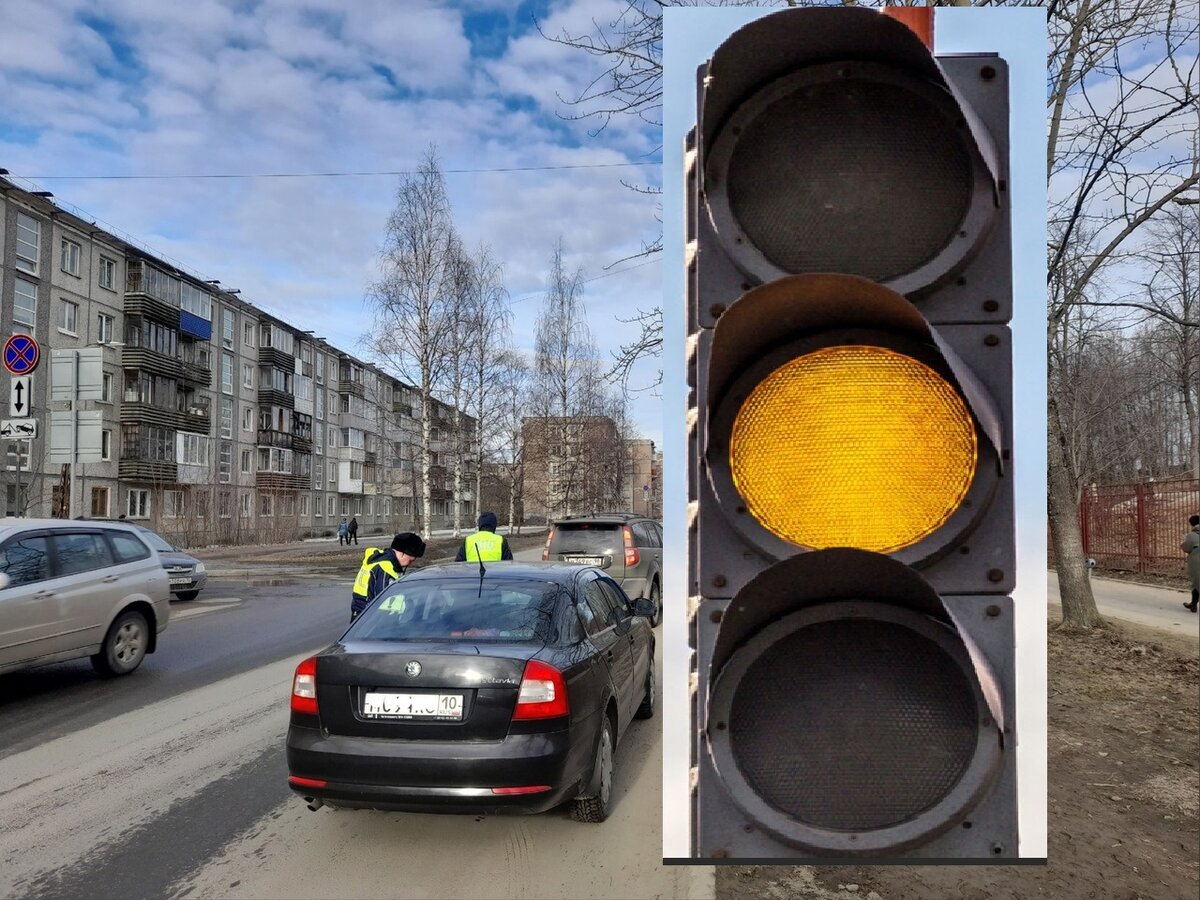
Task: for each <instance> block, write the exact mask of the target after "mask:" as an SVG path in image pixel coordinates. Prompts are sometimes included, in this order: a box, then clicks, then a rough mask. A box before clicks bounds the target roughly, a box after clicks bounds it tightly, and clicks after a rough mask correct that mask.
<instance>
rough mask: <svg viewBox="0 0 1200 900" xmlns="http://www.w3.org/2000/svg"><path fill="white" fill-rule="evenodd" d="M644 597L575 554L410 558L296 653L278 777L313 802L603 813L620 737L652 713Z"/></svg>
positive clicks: (650, 641) (592, 817) (593, 818)
mask: <svg viewBox="0 0 1200 900" xmlns="http://www.w3.org/2000/svg"><path fill="white" fill-rule="evenodd" d="M653 611H654V610H653V604H651V603H650V602H649V601H646V600H641V601H638V602H637V603H636V604H634V603H633V602H632V601H630V600H629V598H628V597H627V596H626V595H625V593H624V592H623V591H622V590H621V588H620V587H618V586H617V584H616V583H615V582H614V581H612V580H611V579H609V578H607V577H606V576H605V575H604V574H603V573H601V572H600V571H598V570H597V569H594V568H590V567H584V566H573V565H563V564H558V563H542V564H537V563H534V564H525V563H512V562H505V563H492V564H490V565H488V566H487V567H486V569H484V568H483V567H481V566H480V565H479V564H476V563H454V564H450V565H442V566H430V567H427V568H423V569H418V570H416V571H413V572H410V573H409V574H408V575H405V576H404V577H403V578H402V579H400V580H399V581H398V582H396V583H395V584H394V585H392V587H391V588H389V589H388V590H387V591H385V592H384V593H383V594H381V595H380V596H379V597H378V598H376V600H375V602H374V603H372V604H371V606H369V607H368V608H367V609H366V610H365V611H364V612H363V614H362V615H360V616H359V617H358V618H357V619H356V620H355V621H354V622H353V623H352V624H351V626H350V628H349V630H348V631H347V632H346V633H345V634H344V635H342V637H341V639H340V640H339V641H337V642H336V643H335V644H333V645H332V646H330V647H328V648H326V649H325V650H323V651H322V652H320V653H318V654H317V655H316V656H313V657H310V658H308V659H306V660H304V661H303V662H302V663H300V665H299V666H298V667H297V669H296V676H295V679H294V681H293V685H292V698H291V725H290V727H289V728H288V736H287V761H288V773H289V777H288V783H289V785H290V786H291V788H292V789H293V790H294V791H296V792H297V793H298V794H300V795H301V796H302V797H304V798H305V800H307V801H308V804H309V806H310V808H312V809H318V808H319V807H320V806H322V805H329V806H338V807H357V808H374V809H399V810H410V811H415V812H470V813H488V812H505V811H512V812H524V813H536V812H542V811H544V810H547V809H550V808H552V807H554V806H557V805H559V804H561V803H564V802H567V801H573V802H574V810H573V811H574V814H575V816H576V818H578V819H580V820H582V821H588V822H599V821H602V820H604V819H605V818H606V817H607V816H608V814H609V811H610V806H611V803H612V779H613V751H614V749H615V747H616V744H617V741H619V740H621V739H622V738H623V737H624V736H625V734H626V733H627V732H628V730H629V726H630V724H631V722H632V720H633V719H634V718H649V717H650V716H652V715H654V691H655V686H654V632H653V631H652V630H651V628H650V622H649V616H650V615H651V614H652V613H653Z"/></svg>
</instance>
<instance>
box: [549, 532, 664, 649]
mask: <svg viewBox="0 0 1200 900" xmlns="http://www.w3.org/2000/svg"><path fill="white" fill-rule="evenodd" d="M662 543H663V542H662V526H661V525H659V524H658V522H656V521H655V520H654V519H648V518H646V517H645V516H638V515H634V514H633V513H595V514H593V515H590V516H568V517H566V518H564V519H555V520H554V521H553V522H551V524H550V534H549V535H547V537H546V549H545V550H543V551H542V559H545V560H555V561H558V562H567V563H578V564H580V565H585V566H595V567H596V568H598V569H603V570H604V574H605V575H607V576H608V577H609V578H611V579H613V580H614V581H615V582H616V583H617V584H619V585H620V586H621V587H622V588H623V589H624V591H625V593H626V594H628V595H629V596H630V597H634V598H636V597H646V598H648V599H649V600H650V601H651V602H652V603H653V604H654V616H653V617H652V618H651V620H650V624H651V625H658V623H659V620H660V619H662Z"/></svg>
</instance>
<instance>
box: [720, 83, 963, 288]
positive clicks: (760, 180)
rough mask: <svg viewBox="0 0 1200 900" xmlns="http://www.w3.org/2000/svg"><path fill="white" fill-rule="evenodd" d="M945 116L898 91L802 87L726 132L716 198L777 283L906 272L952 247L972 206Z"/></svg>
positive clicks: (953, 125) (956, 138) (921, 98)
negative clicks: (724, 197) (773, 270)
mask: <svg viewBox="0 0 1200 900" xmlns="http://www.w3.org/2000/svg"><path fill="white" fill-rule="evenodd" d="M947 99H948V98H947ZM952 106H953V104H952V103H951V104H945V103H940V102H936V95H934V96H933V97H931V96H930V95H929V94H928V93H927V92H924V91H923V92H921V93H917V92H915V91H913V90H909V89H908V87H907V85H906V84H905V83H889V82H886V81H880V80H866V79H859V78H856V77H853V76H851V77H848V78H839V79H836V80H826V81H823V82H819V83H815V84H805V83H804V82H800V83H799V84H798V85H797V86H796V89H795V90H790V91H788V92H785V93H783V95H782V96H780V97H778V98H777V99H775V100H774V101H773V102H767V103H766V104H765V105H764V106H763V108H762V109H760V110H757V111H755V112H750V113H746V114H745V115H744V121H742V120H738V121H737V122H736V124H734V126H733V129H735V130H736V136H734V137H731V138H729V140H731V141H732V142H733V144H732V149H731V150H730V155H729V157H728V162H727V164H726V165H727V168H726V172H725V178H726V180H727V185H726V187H725V189H726V191H727V193H728V201H729V207H730V211H731V212H732V215H733V218H734V220H735V222H736V225H737V227H738V228H739V229H740V231H741V232H742V233H743V234H744V236H745V240H746V241H748V242H749V243H750V244H752V245H753V246H754V247H755V248H757V249H758V251H759V252H761V253H762V255H763V256H764V257H765V258H766V260H767V261H768V262H769V263H771V264H772V265H774V266H775V267H777V268H778V269H779V270H780V271H781V272H782V273H786V274H802V273H808V272H842V273H846V274H852V275H861V276H864V277H866V278H870V279H872V280H874V281H879V282H888V281H891V280H893V279H895V278H898V277H900V276H902V275H905V274H907V273H910V272H914V271H915V270H917V269H919V268H921V267H922V266H923V265H925V264H926V263H929V262H930V261H932V260H933V259H934V258H935V257H937V256H938V255H939V254H941V253H942V252H943V251H944V250H946V248H947V247H949V246H951V245H953V244H954V242H955V241H957V240H959V238H958V231H959V229H960V228H961V226H962V223H963V221H964V219H965V218H966V216H967V212H968V208H969V206H970V204H971V199H972V192H973V173H972V162H971V154H970V152H969V151H968V149H967V144H966V143H965V140H964V133H963V129H961V128H960V127H959V126H958V124H957V122H956V120H957V114H956V113H955V112H954V111H953V109H951V107H952ZM722 137H724V134H723V135H722Z"/></svg>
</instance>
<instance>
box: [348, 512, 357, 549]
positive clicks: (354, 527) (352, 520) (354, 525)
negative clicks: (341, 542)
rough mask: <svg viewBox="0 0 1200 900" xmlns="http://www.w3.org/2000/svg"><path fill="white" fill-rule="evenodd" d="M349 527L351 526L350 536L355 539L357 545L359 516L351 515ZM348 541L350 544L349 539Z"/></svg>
mask: <svg viewBox="0 0 1200 900" xmlns="http://www.w3.org/2000/svg"><path fill="white" fill-rule="evenodd" d="M349 528H350V538H352V539H353V540H354V543H355V545H357V544H358V516H351V517H350V525H349ZM346 543H347V544H349V543H350V541H349V540H347V541H346Z"/></svg>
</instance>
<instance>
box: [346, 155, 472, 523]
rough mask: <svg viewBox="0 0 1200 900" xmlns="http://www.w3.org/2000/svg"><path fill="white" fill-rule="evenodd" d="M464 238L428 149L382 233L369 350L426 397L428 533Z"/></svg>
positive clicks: (423, 446) (424, 508)
mask: <svg viewBox="0 0 1200 900" xmlns="http://www.w3.org/2000/svg"><path fill="white" fill-rule="evenodd" d="M458 243H459V241H458V237H457V235H456V233H455V229H454V222H453V218H452V214H451V210H450V201H449V198H448V197H447V195H446V182H445V179H444V177H443V175H442V170H441V167H440V165H439V163H438V159H437V154H436V152H435V150H434V149H433V148H430V149H429V150H428V151H427V152H426V155H425V158H424V159H423V160H422V161H421V164H420V166H419V167H418V168H417V171H416V172H415V173H413V174H411V175H406V176H404V178H403V179H402V181H401V182H400V186H399V188H398V189H397V191H396V206H395V208H394V209H393V210H392V213H391V215H390V216H389V217H388V221H387V227H386V230H385V233H384V240H383V250H382V254H381V256H382V258H381V269H382V272H381V275H380V278H379V280H378V281H376V282H375V283H374V284H372V285H371V286H370V289H369V297H370V299H371V300H372V302H373V304H374V325H375V327H374V329H373V331H372V333H371V334H370V335H369V336H368V337H367V345H368V347H369V349H370V350H371V351H372V352H373V353H374V354H375V355H376V356H377V357H378V358H379V359H380V360H382V361H383V362H384V363H385V364H386V365H387V366H388V367H390V368H391V369H392V370H393V371H394V372H395V373H396V374H398V375H399V376H400V377H401V378H403V379H404V380H406V381H408V382H410V383H412V384H414V385H415V386H416V387H417V388H418V391H419V395H420V398H421V441H420V451H419V452H420V457H421V465H420V470H421V474H420V479H421V496H420V514H419V517H420V522H421V529H422V532H423V534H425V536H426V537H428V536H429V531H430V527H431V524H430V523H431V519H432V517H431V513H432V499H431V490H430V478H429V473H430V468H431V466H432V450H431V442H432V439H431V420H432V418H433V393H434V390H435V389H436V387H437V386H438V385H439V384H440V383H441V380H442V378H443V377H444V375H445V369H446V360H447V348H448V346H449V345H450V342H451V340H452V337H453V331H452V327H451V325H452V322H451V316H450V315H449V312H448V310H449V307H450V304H451V301H452V298H453V292H454V285H453V279H454V275H455V271H456V259H457V254H456V249H455V248H456V247H457V246H458Z"/></svg>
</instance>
